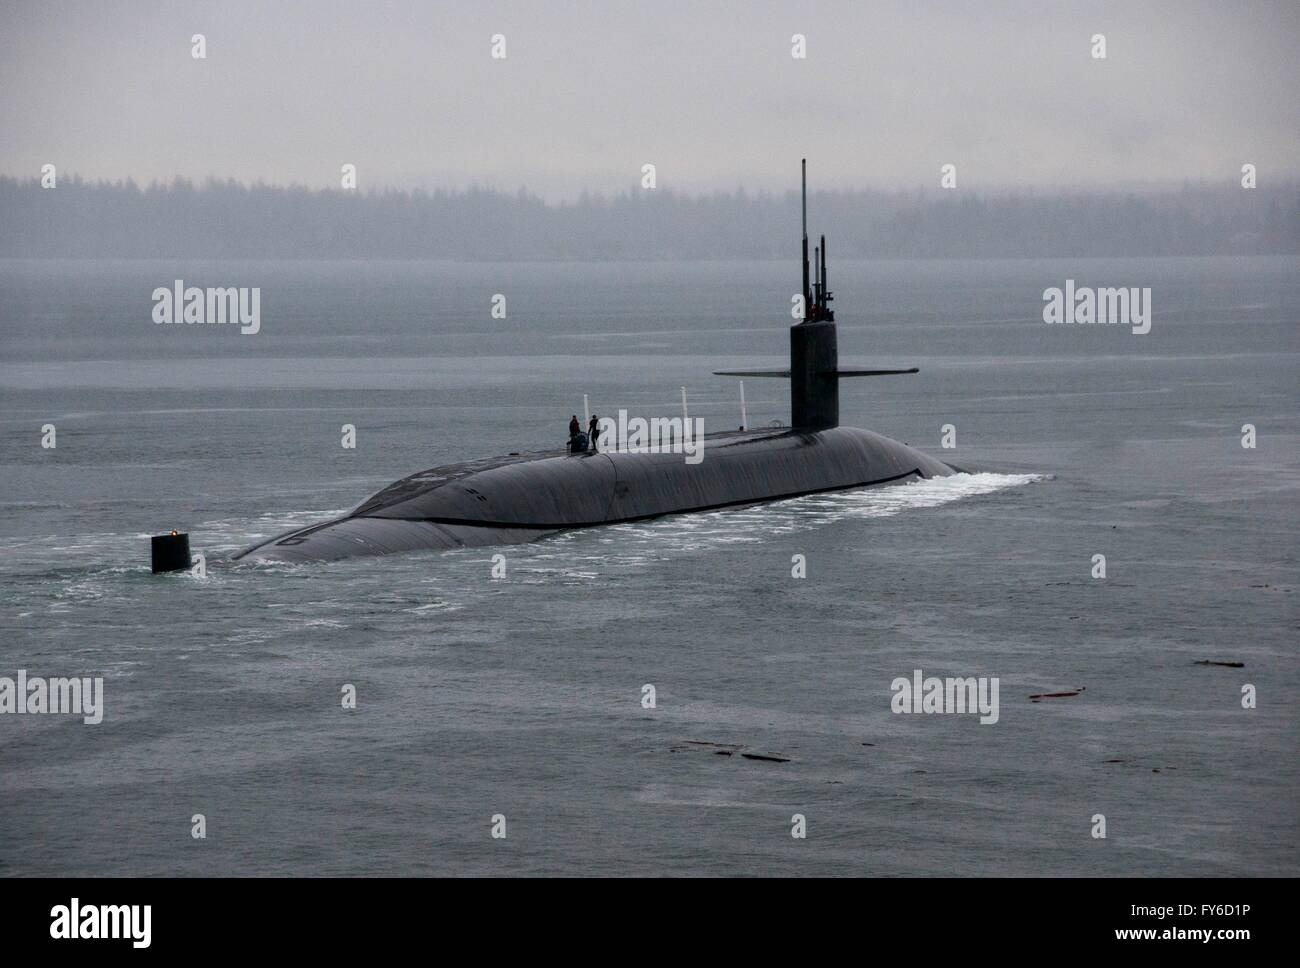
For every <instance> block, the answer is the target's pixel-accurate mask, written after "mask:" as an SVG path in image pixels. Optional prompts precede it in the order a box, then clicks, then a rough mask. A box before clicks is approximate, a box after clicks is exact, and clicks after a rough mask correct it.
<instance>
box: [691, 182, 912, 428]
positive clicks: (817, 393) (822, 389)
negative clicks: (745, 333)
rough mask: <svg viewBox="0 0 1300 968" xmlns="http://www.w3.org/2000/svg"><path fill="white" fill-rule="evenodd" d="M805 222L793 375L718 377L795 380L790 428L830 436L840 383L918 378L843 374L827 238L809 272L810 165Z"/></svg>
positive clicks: (804, 186)
mask: <svg viewBox="0 0 1300 968" xmlns="http://www.w3.org/2000/svg"><path fill="white" fill-rule="evenodd" d="M800 169H801V170H800V202H801V209H802V216H803V316H804V318H803V319H802V320H801V321H800V322H798V323H795V324H794V325H793V326H791V327H790V369H788V370H715V371H714V373H715V374H716V375H718V376H773V377H786V378H788V379H789V380H790V422H791V424H792V425H793V426H794V427H795V428H796V429H798V430H810V431H811V430H826V429H828V428H830V427H838V426H839V423H840V378H841V377H847V376H890V375H893V374H899V373H916V372H917V369H916V367H911V368H910V369H906V370H860V369H852V370H842V369H840V363H839V346H838V344H837V341H836V336H835V312H834V311H833V310H832V309H831V308H830V303H831V302H832V300H834V298H835V297H834V295H833V294H832V293H831V291H830V287H829V286H828V285H827V282H826V262H827V260H826V236H825V235H823V236H822V237H821V244H820V245H819V246H815V247H814V249H813V274H812V277H811V279H810V278H809V271H808V159H806V158H805V159H803V161H802V162H801V165H800Z"/></svg>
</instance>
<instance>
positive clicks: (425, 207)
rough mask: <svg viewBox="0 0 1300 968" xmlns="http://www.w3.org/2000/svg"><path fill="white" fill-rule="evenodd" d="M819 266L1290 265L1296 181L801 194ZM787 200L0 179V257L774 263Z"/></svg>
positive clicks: (784, 249) (790, 210)
mask: <svg viewBox="0 0 1300 968" xmlns="http://www.w3.org/2000/svg"><path fill="white" fill-rule="evenodd" d="M809 207H810V209H811V211H812V212H813V214H814V216H815V220H814V227H815V230H816V231H817V232H818V233H821V232H825V233H826V235H827V236H828V238H829V240H830V250H831V260H832V262H833V261H834V260H835V259H836V258H850V257H855V256H862V257H874V258H880V257H884V258H890V257H893V258H1000V257H1017V256H1123V255H1147V256H1159V255H1218V254H1260V255H1263V254H1295V253H1300V185H1297V184H1295V183H1290V184H1287V185H1283V186H1275V187H1272V188H1264V187H1261V188H1255V189H1249V190H1248V189H1243V188H1241V187H1239V186H1236V185H1231V186H1228V185H1224V186H1192V187H1185V188H1181V189H1170V190H1165V191H1154V190H1152V191H1142V192H1093V193H1083V192H1081V193H1074V194H1068V195H1055V196H1048V195H1041V194H1035V193H1032V192H1025V193H1019V194H1014V193H1003V194H996V195H985V196H978V195H972V194H971V193H969V192H966V191H961V192H957V191H954V192H951V193H949V192H940V191H939V190H937V189H936V190H935V191H934V192H928V193H910V194H909V193H900V192H893V193H891V192H879V191H853V192H817V193H815V194H814V195H813V196H811V197H810V199H809ZM798 225H799V199H798V195H797V194H794V193H791V194H788V195H784V196H775V195H769V194H758V195H751V194H746V193H745V192H743V191H740V192H736V193H732V194H727V193H718V194H713V195H705V196H688V195H683V194H680V193H674V192H671V191H664V190H658V191H651V192H636V193H626V194H622V195H617V196H614V197H601V196H587V195H584V196H583V197H581V198H580V199H578V200H577V201H576V202H570V203H568V204H547V203H544V202H543V201H542V200H541V199H540V198H538V197H537V196H535V195H531V194H529V193H527V192H525V191H523V190H521V191H519V192H518V193H513V194H512V193H509V192H500V191H495V190H484V189H470V190H468V191H463V192H461V191H458V192H446V191H434V192H425V191H418V190H417V191H413V192H400V191H382V192H371V193H364V192H363V193H353V192H344V191H339V190H332V191H331V190H311V189H307V188H299V187H289V188H279V187H271V186H265V185H253V186H246V185H241V184H238V183H236V182H233V181H228V182H222V181H216V180H210V181H208V182H206V183H205V184H203V185H201V186H196V185H194V184H193V183H191V182H189V181H186V180H184V179H177V180H175V181H173V182H171V183H170V184H153V185H150V186H148V187H147V188H140V187H138V186H137V185H136V184H134V183H133V182H131V181H127V182H113V183H107V182H90V181H84V180H81V179H78V178H75V177H70V178H60V179H59V181H58V185H57V187H56V188H52V189H45V188H41V187H40V184H39V182H38V180H36V179H31V180H25V179H22V180H20V179H15V178H8V177H0V256H5V257H18V258H101V257H114V258H152V257H182V258H241V259H242V258H257V259H261V258H286V259H288V258H294V259H298V258H304V259H312V258H330V259H336V258H337V259H461V260H493V259H504V260H520V259H578V260H585V259H597V260H600V259H718V258H724V259H725V258H789V257H790V254H791V252H792V250H793V248H794V247H795V246H797V244H798V240H797V232H798Z"/></svg>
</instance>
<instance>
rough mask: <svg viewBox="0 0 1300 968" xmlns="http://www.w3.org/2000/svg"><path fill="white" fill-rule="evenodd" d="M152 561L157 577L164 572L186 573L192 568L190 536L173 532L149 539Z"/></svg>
mask: <svg viewBox="0 0 1300 968" xmlns="http://www.w3.org/2000/svg"><path fill="white" fill-rule="evenodd" d="M149 543H150V556H149V557H150V560H151V562H152V564H153V573H154V574H155V575H157V574H159V573H160V572H164V571H184V570H185V569H187V568H189V566H190V536H189V535H188V534H186V533H183V532H176V531H171V532H168V533H167V534H156V535H154V536H153V537H152V538H150V539H149Z"/></svg>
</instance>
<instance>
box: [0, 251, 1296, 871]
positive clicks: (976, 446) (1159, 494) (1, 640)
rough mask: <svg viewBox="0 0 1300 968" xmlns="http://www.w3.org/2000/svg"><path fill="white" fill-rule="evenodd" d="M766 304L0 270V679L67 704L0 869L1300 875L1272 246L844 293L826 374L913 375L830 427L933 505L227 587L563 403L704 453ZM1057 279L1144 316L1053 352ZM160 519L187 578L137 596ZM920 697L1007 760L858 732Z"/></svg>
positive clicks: (399, 271) (727, 291)
mask: <svg viewBox="0 0 1300 968" xmlns="http://www.w3.org/2000/svg"><path fill="white" fill-rule="evenodd" d="M792 267H796V268H797V264H796V263H795V262H794V261H791V262H790V263H735V262H731V263H712V264H710V263H691V264H677V263H664V264H658V263H656V264H640V263H636V264H633V263H618V262H613V263H603V264H540V263H538V264H506V263H502V264H484V263H475V264H452V263H420V262H412V263H397V262H394V263H364V262H339V263H327V262H303V263H294V262H256V263H253V262H233V261H231V262H212V263H176V262H163V261H159V262H128V261H122V262H111V261H109V262H71V261H69V262H58V261H44V262H42V261H30V262H27V261H0V455H2V460H0V676H7V677H11V678H12V677H14V676H15V675H16V674H17V672H18V670H19V669H23V670H26V672H27V675H28V676H102V677H103V679H104V706H105V709H104V718H103V722H102V723H100V724H98V725H87V724H84V723H83V722H82V720H81V718H80V717H75V716H68V715H57V716H56V715H27V714H0V874H6V875H24V876H31V875H166V874H174V875H196V876H197V875H259V874H267V875H272V874H274V875H289V874H308V875H338V874H367V875H368V874H407V875H430V874H456V875H489V874H565V875H573V874H601V875H643V874H694V875H749V874H783V875H784V874H789V875H813V874H822V875H846V874H855V875H947V874H955V875H971V876H978V875H1055V876H1106V875H1232V876H1249V875H1259V874H1274V875H1277V874H1282V875H1295V874H1297V873H1300V849H1298V846H1297V845H1298V844H1300V757H1298V756H1297V740H1298V739H1300V728H1298V727H1300V713H1298V712H1297V703H1296V696H1297V694H1300V665H1298V663H1297V643H1298V642H1300V635H1297V616H1296V609H1295V600H1296V588H1297V582H1298V581H1300V577H1298V575H1297V538H1296V511H1297V497H1298V493H1297V488H1298V487H1300V448H1298V447H1297V439H1298V438H1297V424H1296V420H1297V415H1298V413H1300V393H1298V386H1297V372H1298V370H1297V362H1298V358H1300V274H1298V273H1297V269H1300V264H1298V263H1297V260H1296V259H1293V258H1283V259H1263V258H1255V259H1244V258H1243V259H1223V258H1216V259H1164V260H1144V259H1127V260H1118V259H1116V260H1061V261H1046V260H1044V261H1033V260H1022V261H1005V262H901V261H900V262H843V263H838V264H836V265H834V266H833V267H832V282H833V288H834V289H835V291H836V294H837V308H838V323H839V340H840V355H841V362H842V364H852V363H860V364H868V363H869V364H872V365H877V366H882V367H885V366H908V365H917V366H919V367H920V368H921V372H920V374H919V375H917V376H911V377H890V378H881V379H870V380H853V381H845V383H844V386H843V390H842V398H841V411H842V422H843V423H845V424H848V425H852V426H860V427H866V428H869V429H872V430H876V431H879V432H881V433H884V434H887V435H889V436H892V437H896V438H898V439H901V440H905V441H908V442H910V443H911V444H913V445H914V446H917V447H919V448H921V449H923V450H925V451H926V452H928V453H931V454H933V455H935V456H937V457H939V458H941V459H944V460H950V461H952V462H954V463H957V464H960V465H961V466H963V467H967V468H969V469H970V470H971V471H972V473H970V474H966V475H961V476H958V477H954V478H949V479H938V480H933V481H927V482H918V483H912V484H906V485H900V486H897V487H891V488H884V489H876V490H868V491H859V492H847V493H838V494H833V495H821V496H814V497H807V498H800V499H796V500H790V501H784V502H780V503H777V504H772V505H766V506H757V507H748V508H741V509H735V510H725V511H719V512H714V513H706V514H700V515H693V516H679V517H669V518H663V519H659V520H655V521H651V522H644V523H637V524H626V525H616V526H611V527H605V528H599V529H592V530H585V531H575V532H569V533H565V534H562V535H559V536H556V537H552V538H548V539H545V540H542V541H539V542H537V543H535V544H531V545H517V546H510V547H507V548H503V549H493V548H473V549H464V550H460V551H455V552H449V553H425V554H411V555H403V556H394V557H390V558H370V559H357V560H353V561H347V562H342V563H335V564H318V565H298V566H287V565H232V564H229V563H227V562H225V561H223V560H222V559H223V557H224V556H226V555H227V554H229V553H230V552H233V551H235V550H237V549H239V548H242V547H245V546H247V545H249V544H252V543H254V542H255V541H257V540H259V539H261V538H263V537H266V536H269V535H272V534H274V533H276V532H278V531H281V530H285V529H287V528H289V527H291V526H294V525H301V524H306V523H311V522H313V521H316V520H320V519H324V518H327V517H329V516H331V515H334V514H338V513H341V512H342V511H344V510H345V509H347V508H350V507H352V506H354V505H355V504H356V503H357V502H359V501H360V500H361V499H362V498H363V497H365V496H366V495H367V494H369V493H371V492H373V491H375V490H378V489H379V488H381V487H382V486H384V485H385V484H387V483H389V482H390V481H392V480H394V479H396V478H399V477H402V476H405V475H407V474H409V473H412V472H414V471H417V470H421V469H423V468H427V467H431V466H434V465H437V464H440V463H447V462H452V461H457V460H464V459H468V458H473V457H479V456H488V455H494V454H503V453H507V452H510V451H528V450H535V449H540V448H544V447H548V446H552V445H555V446H559V445H560V444H561V443H562V441H563V439H564V436H565V432H566V431H565V426H566V424H567V422H568V418H569V416H570V414H572V413H575V412H576V413H577V414H578V415H579V417H580V418H581V416H582V414H583V394H587V395H589V399H590V403H591V407H592V409H593V410H594V411H595V412H598V413H601V414H610V415H612V414H614V413H616V412H617V410H618V409H620V408H626V409H627V410H628V411H629V412H630V413H632V414H634V415H643V416H653V415H659V414H663V415H669V416H671V415H673V414H674V413H677V412H678V409H679V407H680V392H681V391H680V387H682V386H685V387H686V388H687V394H688V398H689V403H690V408H691V413H692V415H693V416H701V417H703V418H704V421H705V427H706V429H709V430H723V429H734V428H735V427H736V426H738V425H739V423H740V407H739V397H738V387H737V384H736V380H735V379H732V378H723V377H714V376H710V371H711V370H714V369H722V368H726V367H733V368H734V367H753V366H780V365H784V363H785V354H786V350H787V345H788V343H787V340H788V337H787V334H786V330H787V327H788V326H789V324H790V322H791V320H790V318H789V314H788V307H789V305H790V302H789V300H790V295H791V293H792V292H793V290H794V289H796V288H797V287H798V279H797V274H796V272H795V271H794V268H792ZM1067 278H1070V279H1074V280H1075V281H1076V283H1077V284H1078V285H1081V286H1083V285H1089V286H1121V285H1124V286H1149V287H1151V289H1152V299H1153V303H1154V313H1153V323H1152V328H1151V332H1150V333H1149V334H1147V335H1145V336H1136V335H1134V334H1133V333H1132V332H1131V330H1130V329H1129V328H1128V327H1125V326H1049V325H1047V324H1045V323H1044V322H1043V320H1042V317H1041V312H1042V306H1043V299H1042V293H1043V290H1044V289H1045V288H1047V287H1050V286H1062V285H1064V282H1065V280H1066V279H1067ZM175 279H184V280H185V282H186V284H187V285H196V286H258V287H260V288H261V317H262V319H261V332H260V333H258V334H257V335H255V336H244V335H241V334H240V333H239V331H238V330H237V329H236V328H234V327H230V326H224V327H223V326H185V325H175V326H161V325H155V324H154V323H153V322H152V320H151V318H150V311H151V308H152V303H151V301H150V300H151V293H152V291H153V290H154V289H155V288H156V287H159V286H171V285H172V283H173V281H174V280H175ZM496 293H501V294H504V295H505V296H506V297H507V316H506V318H505V319H494V318H492V316H491V314H490V308H491V299H492V296H493V295H494V294H496ZM745 391H746V397H747V403H748V412H749V422H750V423H751V425H761V424H766V423H768V422H770V421H773V420H778V419H779V420H788V419H789V401H788V388H787V384H786V383H785V382H784V381H781V380H759V379H750V380H746V381H745ZM47 423H48V424H54V425H55V427H56V429H57V447H55V448H53V449H45V448H42V447H41V435H42V429H41V428H42V426H43V425H45V424H47ZM344 424H353V425H355V427H356V428H357V447H356V449H355V450H347V449H344V448H343V447H341V446H340V439H341V427H342V425H344ZM947 424H951V425H952V426H953V428H955V435H956V444H957V446H956V448H955V449H951V450H945V449H943V448H941V446H940V438H941V433H942V428H943V427H944V425H947ZM1245 424H1251V425H1254V427H1255V428H1256V433H1257V446H1256V447H1255V448H1253V449H1247V448H1243V447H1242V444H1241V441H1242V428H1243V425H1245ZM705 459H707V450H706V458H705ZM171 528H177V529H181V530H186V531H188V532H190V535H191V541H192V545H193V548H194V550H195V551H196V552H202V553H203V554H204V555H205V556H206V557H207V562H208V572H207V577H206V578H204V579H197V578H194V577H192V576H190V575H188V574H173V575H167V576H153V575H151V574H150V571H149V561H148V536H149V535H151V534H156V533H160V532H162V531H165V530H168V529H171ZM496 553H502V554H504V555H505V562H506V577H505V578H503V579H500V580H493V579H492V577H491V570H492V564H493V562H492V556H493V554H496ZM1097 554H1102V555H1105V559H1106V577H1105V578H1104V579H1094V578H1093V577H1091V572H1092V569H1093V563H1092V559H1093V556H1094V555H1097ZM795 555H803V556H805V559H806V563H807V565H806V566H807V577H806V578H802V579H800V578H794V577H792V568H793V565H792V558H793V556H795ZM1205 660H1209V661H1212V662H1239V663H1243V665H1242V666H1241V667H1228V666H1221V665H1199V664H1197V663H1198V662H1200V661H1205ZM916 669H921V670H923V672H924V674H925V675H926V676H931V675H933V676H962V677H966V676H977V677H978V676H989V677H998V679H999V681H1000V714H999V719H998V722H997V723H996V724H991V725H981V724H980V722H979V719H978V717H977V716H971V715H900V714H895V713H893V712H892V711H891V695H892V694H891V689H890V687H891V683H892V682H893V680H895V679H896V678H898V677H908V678H910V677H911V676H912V674H913V671H914V670H916ZM344 684H352V685H354V686H355V687H356V693H357V708H356V709H355V710H345V709H343V708H342V704H341V701H340V698H341V690H342V688H343V686H344ZM646 684H650V685H653V686H654V689H655V694H656V702H657V704H656V707H655V708H653V709H647V708H643V705H642V695H643V686H644V685H646ZM1247 685H1249V686H1252V687H1254V691H1255V692H1256V694H1257V707H1256V708H1253V709H1245V708H1243V705H1242V697H1243V688H1244V687H1246V686H1247ZM1061 692H1077V694H1076V695H1073V696H1063V697H1059V698H1050V699H1042V700H1038V701H1035V700H1031V699H1030V696H1033V695H1041V694H1044V693H1061ZM745 754H751V756H747V755H745ZM752 755H757V756H758V757H761V758H752ZM196 814H202V815H203V816H204V818H205V822H206V838H205V839H195V838H194V837H192V836H191V828H192V818H193V817H194V815H196ZM497 814H500V815H503V816H504V817H505V818H506V832H507V836H506V837H505V838H504V839H495V838H493V837H492V836H491V827H492V822H493V821H492V818H493V817H494V815H497ZM795 814H802V815H803V816H804V817H805V818H806V823H807V837H806V838H805V839H796V838H794V837H792V836H791V828H792V817H793V816H794V815H795ZM1097 814H1101V815H1104V817H1105V827H1106V836H1105V838H1104V839H1099V838H1096V837H1094V836H1093V831H1094V829H1095V827H1096V822H1095V821H1094V816H1095V815H1097Z"/></svg>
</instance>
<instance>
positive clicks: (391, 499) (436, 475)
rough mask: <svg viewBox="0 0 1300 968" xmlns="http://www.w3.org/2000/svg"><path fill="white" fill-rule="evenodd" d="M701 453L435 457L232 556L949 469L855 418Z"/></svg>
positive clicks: (710, 445) (809, 490)
mask: <svg viewBox="0 0 1300 968" xmlns="http://www.w3.org/2000/svg"><path fill="white" fill-rule="evenodd" d="M699 456H701V457H702V459H700V460H699V461H698V463H694V464H691V463H687V460H686V457H685V455H683V454H681V453H667V452H664V453H629V452H622V451H616V452H609V453H606V452H601V453H584V454H569V453H563V454H560V453H555V452H545V453H540V454H527V455H522V456H511V457H503V458H495V459H489V460H479V461H471V462H467V463H464V464H452V465H447V466H444V467H436V468H432V469H430V470H427V471H422V472H420V473H419V474H413V475H411V476H410V477H407V478H403V479H402V480H400V481H397V482H396V483H394V484H391V485H389V486H388V487H386V488H384V489H383V490H382V491H379V492H378V493H377V494H375V495H373V496H371V497H370V498H368V499H367V500H365V501H363V502H362V503H361V504H359V505H358V506H357V507H356V508H354V509H353V510H352V511H351V512H349V514H347V515H346V516H344V517H341V518H336V519H334V520H332V521H326V522H323V523H321V524H317V525H313V526H311V527H308V528H301V529H298V530H295V531H291V532H288V533H286V534H283V535H279V536H277V537H275V538H271V539H270V540H268V541H265V542H263V543H261V544H258V545H255V546H253V547H251V548H249V549H247V550H245V551H242V552H240V553H239V554H238V555H236V556H235V558H236V559H249V560H259V561H291V562H301V561H333V560H338V559H342V558H352V557H357V556H363V555H385V554H395V553H401V552H410V551H419V550H447V549H452V548H463V547H479V546H484V545H498V544H520V543H523V542H527V541H535V540H537V539H538V538H541V537H545V536H546V535H549V534H554V533H556V532H558V531H564V530H568V529H571V528H588V527H595V526H598V525H602V524H616V523H619V522H623V521H638V520H644V519H647V518H655V517H661V516H663V515H668V514H682V513H687V512H692V511H707V510H712V509H716V508H725V507H735V506H739V505H744V504H756V503H761V502H764V501H776V500H781V499H784V498H792V497H799V496H801V495H804V494H815V493H818V492H823V491H833V490H843V489H847V488H855V487H871V486H881V485H886V484H894V483H901V482H904V481H908V480H916V479H918V478H930V477H937V476H944V475H947V474H952V473H954V472H955V469H954V468H953V467H951V466H949V465H947V464H945V463H943V462H942V461H939V460H936V459H934V458H933V457H929V456H927V455H925V454H923V453H921V452H920V451H917V450H915V449H913V448H912V447H910V446H908V445H906V444H903V443H900V442H899V441H896V440H891V439H890V438H888V437H884V436H881V435H880V434H876V433H872V432H871V431H868V430H859V429H857V428H854V427H832V428H829V429H825V430H816V431H807V430H799V429H767V430H757V431H737V432H732V433H725V434H710V435H708V436H707V437H706V438H705V440H704V446H703V448H702V449H701V450H700V451H699Z"/></svg>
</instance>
